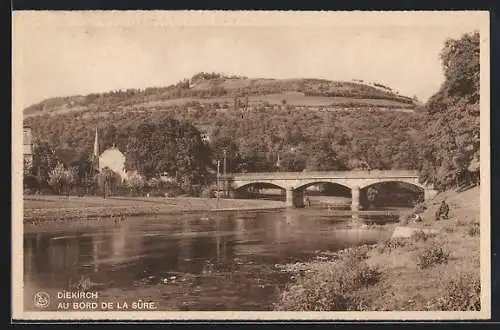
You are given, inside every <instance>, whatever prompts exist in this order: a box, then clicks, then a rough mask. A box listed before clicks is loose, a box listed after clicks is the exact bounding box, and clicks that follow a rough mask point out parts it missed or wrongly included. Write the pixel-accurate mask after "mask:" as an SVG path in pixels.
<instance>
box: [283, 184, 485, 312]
mask: <svg viewBox="0 0 500 330" xmlns="http://www.w3.org/2000/svg"><path fill="white" fill-rule="evenodd" d="M479 197H480V194H479V188H478V187H475V188H472V189H469V190H467V191H465V192H460V193H459V192H454V191H449V192H445V193H442V194H440V195H438V196H436V198H434V199H433V200H432V201H431V202H430V203H429V204H428V205H427V209H426V210H425V211H424V212H423V213H422V214H421V216H422V219H423V221H422V222H419V223H409V224H406V225H403V224H400V225H399V226H403V227H410V228H418V229H430V230H432V231H433V232H434V233H433V234H424V233H422V232H417V234H415V235H413V236H412V237H409V238H392V239H390V240H387V241H383V242H380V243H378V244H374V245H370V246H362V247H358V248H353V249H348V250H346V251H341V252H340V253H332V254H328V253H323V254H322V255H318V256H317V257H316V259H315V260H313V261H311V262H307V263H301V264H292V265H277V267H278V268H279V269H280V270H281V271H285V272H290V273H292V274H293V275H292V278H293V280H292V282H290V283H289V284H288V285H287V289H285V290H284V291H283V292H282V293H281V296H280V300H279V302H278V303H277V304H276V306H275V309H276V310H316V311H318V310H319V311H324V310H334V311H335V310H365V311H424V310H478V309H479V308H480V304H479V300H480V281H479V277H480V267H479V266H480V263H479V260H480V241H479V205H480V198H479ZM443 199H446V201H447V203H448V204H449V205H450V214H449V219H447V220H440V221H435V219H434V213H435V211H436V209H437V208H438V205H439V203H440V202H441V200H443Z"/></svg>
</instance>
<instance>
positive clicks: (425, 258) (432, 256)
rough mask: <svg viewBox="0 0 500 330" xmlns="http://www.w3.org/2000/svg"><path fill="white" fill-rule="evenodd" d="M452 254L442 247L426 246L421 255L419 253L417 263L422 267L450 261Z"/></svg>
mask: <svg viewBox="0 0 500 330" xmlns="http://www.w3.org/2000/svg"><path fill="white" fill-rule="evenodd" d="M449 257H450V254H449V253H448V252H446V251H444V250H443V248H442V247H440V246H436V245H432V246H430V247H427V248H425V249H424V250H423V251H422V253H421V254H420V255H418V257H417V258H418V262H417V265H418V266H419V268H420V269H425V268H429V267H430V266H432V265H435V264H444V263H447V262H448V259H449Z"/></svg>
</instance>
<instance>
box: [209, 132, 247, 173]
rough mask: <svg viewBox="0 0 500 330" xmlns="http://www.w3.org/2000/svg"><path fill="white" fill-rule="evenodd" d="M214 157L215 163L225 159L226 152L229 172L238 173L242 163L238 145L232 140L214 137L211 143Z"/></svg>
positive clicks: (224, 137)
mask: <svg viewBox="0 0 500 330" xmlns="http://www.w3.org/2000/svg"><path fill="white" fill-rule="evenodd" d="M211 148H212V157H213V159H214V160H215V161H217V160H220V161H221V164H222V161H223V159H224V151H225V156H226V162H227V170H228V171H229V172H234V171H237V169H238V166H239V165H240V162H241V156H240V153H239V148H238V145H237V144H236V143H235V142H234V141H233V139H232V138H230V137H226V136H217V137H214V138H213V139H212V141H211Z"/></svg>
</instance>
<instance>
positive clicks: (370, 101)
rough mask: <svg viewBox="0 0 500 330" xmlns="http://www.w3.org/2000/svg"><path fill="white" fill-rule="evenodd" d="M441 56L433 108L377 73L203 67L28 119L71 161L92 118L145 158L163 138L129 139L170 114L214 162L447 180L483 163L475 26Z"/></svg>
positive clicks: (88, 140) (82, 151)
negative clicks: (341, 75) (346, 77)
mask: <svg viewBox="0 0 500 330" xmlns="http://www.w3.org/2000/svg"><path fill="white" fill-rule="evenodd" d="M441 58H442V61H443V70H444V73H445V77H446V80H445V82H444V83H443V85H442V86H441V88H440V90H439V91H437V92H436V94H435V95H434V96H433V97H432V98H431V99H430V101H429V102H428V103H427V104H426V105H425V107H424V106H418V105H417V103H416V102H414V100H412V99H410V98H408V97H405V96H401V95H398V94H397V93H396V92H393V91H392V90H391V89H390V88H389V87H386V86H383V85H381V84H378V83H376V84H377V85H375V84H373V86H369V85H368V84H366V83H364V82H361V81H356V82H335V81H327V80H321V79H288V80H277V79H248V78H246V77H239V76H224V75H222V74H217V73H199V74H197V75H194V76H193V77H192V78H190V79H186V80H184V81H181V82H179V83H177V84H175V85H172V86H168V87H164V88H163V87H162V88H146V89H144V90H135V89H131V90H127V91H114V92H108V93H103V94H91V95H87V96H73V97H65V98H53V99H49V100H45V101H43V102H41V103H39V104H36V105H33V106H30V107H28V108H27V109H25V120H24V123H25V124H26V125H29V126H31V127H32V130H33V136H34V139H35V142H37V143H39V142H40V141H45V142H46V147H48V148H49V149H50V148H52V150H55V153H56V155H57V158H58V159H59V160H60V161H62V162H63V163H64V164H66V166H76V165H75V164H78V162H79V161H81V160H82V159H87V158H88V155H89V154H90V153H91V151H92V146H93V138H94V132H95V129H96V128H98V129H99V132H100V138H101V141H100V144H101V148H107V147H109V146H112V145H113V144H114V143H116V146H117V147H118V148H119V149H120V150H122V151H123V152H124V153H125V154H126V155H127V158H132V159H136V163H140V162H141V159H140V157H139V155H141V154H142V155H145V154H147V150H153V149H154V150H157V149H158V148H157V147H154V148H153V146H151V148H150V146H148V145H147V143H149V142H148V141H145V142H144V143H145V144H146V145H142V144H141V145H139V146H136V148H135V149H134V148H131V147H130V145H131V144H130V142H131V138H132V139H136V141H137V136H139V135H140V134H144V132H145V126H142V127H140V126H141V125H146V124H148V125H149V124H154V125H153V126H149V127H153V128H154V127H157V128H158V130H159V132H160V131H162V128H161V127H160V126H161V125H160V124H159V123H165V125H167V126H169V125H173V126H172V127H188V126H189V125H191V126H192V125H194V126H196V127H197V128H198V129H199V130H206V131H207V133H208V134H209V136H210V143H209V145H208V146H209V148H208V150H206V152H207V153H209V154H207V155H206V157H204V159H207V160H209V164H207V166H213V164H214V163H215V161H216V160H217V159H222V154H223V150H224V149H225V150H226V152H227V157H228V166H229V170H231V171H273V170H284V171H301V170H304V169H306V170H336V169H338V170H350V169H357V168H371V169H418V170H419V171H420V173H421V176H422V179H423V180H424V181H426V182H430V183H435V184H436V186H437V187H438V188H440V187H442V188H445V187H449V186H450V185H454V184H455V183H456V182H458V181H459V179H460V178H462V177H463V175H464V174H465V175H469V174H470V173H474V175H475V177H476V178H477V177H478V173H479V165H478V164H479V34H478V33H472V34H467V35H464V36H463V37H462V38H461V39H457V40H449V41H448V42H447V43H446V44H445V45H444V48H443V52H442V54H441ZM396 110H398V111H396ZM415 110H419V111H415ZM171 120H174V121H178V122H180V123H181V124H176V123H173V122H169V121H171ZM182 123H187V124H188V126H186V124H182ZM155 125H156V126H155ZM158 125H160V126H158ZM162 125H163V124H162ZM155 129H156V128H155ZM190 131H191V129H190ZM153 137H154V134H153V135H152V136H151V139H153ZM179 138H180V137H179ZM193 138H194V137H193ZM155 140H157V139H156V138H155ZM164 142H165V146H168V145H169V144H168V141H164ZM155 143H157V142H155ZM185 143H188V145H190V143H189V142H182V143H181V144H180V145H183V144H185ZM180 145H179V146H180ZM179 146H176V148H177V149H176V150H180V149H178V148H179ZM35 149H36V148H35ZM139 151H140V152H139ZM204 152H205V151H204ZM164 153H165V154H168V153H169V150H167V149H165V150H164ZM184 156H185V157H188V155H187V154H186V155H184ZM138 157H139V158H138ZM165 157H166V156H165ZM189 162H190V161H188V162H187V163H189ZM165 164H166V163H165ZM152 165H153V164H151V166H152ZM130 166H133V164H131V165H130ZM165 166H166V168H167V167H168V168H170V169H171V170H172V171H174V169H175V166H177V165H176V164H170V163H169V164H168V166H167V165H165ZM197 166H198V165H197ZM135 167H137V166H135ZM156 170H159V168H157V169H156ZM460 180H461V179H460Z"/></svg>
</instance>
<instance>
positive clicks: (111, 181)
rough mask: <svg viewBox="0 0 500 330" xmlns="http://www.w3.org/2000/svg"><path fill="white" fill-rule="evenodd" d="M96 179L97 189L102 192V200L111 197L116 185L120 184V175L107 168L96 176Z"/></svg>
mask: <svg viewBox="0 0 500 330" xmlns="http://www.w3.org/2000/svg"><path fill="white" fill-rule="evenodd" d="M96 179H97V185H98V187H99V188H100V189H101V190H102V193H103V198H106V197H107V196H110V195H112V194H113V192H114V191H115V190H116V187H117V185H118V184H119V183H120V182H121V177H120V175H119V174H118V173H115V172H114V171H113V170H111V169H110V168H109V167H107V166H106V167H104V168H103V169H102V170H101V172H100V173H99V174H97V176H96Z"/></svg>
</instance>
